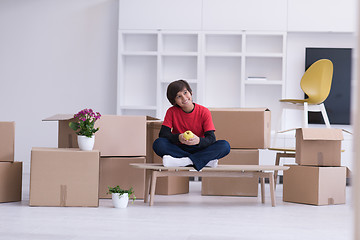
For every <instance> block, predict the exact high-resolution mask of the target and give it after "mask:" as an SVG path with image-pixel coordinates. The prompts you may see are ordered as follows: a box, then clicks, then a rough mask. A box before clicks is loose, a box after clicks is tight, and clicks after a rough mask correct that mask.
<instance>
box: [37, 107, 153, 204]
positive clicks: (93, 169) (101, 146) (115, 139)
mask: <svg viewBox="0 0 360 240" xmlns="http://www.w3.org/2000/svg"><path fill="white" fill-rule="evenodd" d="M148 119H149V117H146V116H115V115H103V116H101V118H100V119H99V120H98V121H97V122H96V124H95V127H99V128H100V129H99V131H98V132H97V133H96V134H95V145H94V150H93V151H80V150H78V149H77V148H78V145H77V135H76V134H75V132H74V131H73V130H72V129H70V128H69V122H71V121H73V115H68V114H67V115H64V114H58V115H55V116H52V117H50V118H47V119H44V121H58V122H59V129H58V131H59V132H58V147H59V148H57V149H44V148H33V150H32V159H31V183H30V205H32V206H48V205H49V206H98V199H99V198H111V195H109V194H107V191H108V186H110V187H115V186H117V185H119V186H120V187H121V188H123V189H129V188H130V187H133V189H134V192H135V195H136V196H137V198H139V199H141V198H143V196H144V189H145V171H144V170H142V169H137V168H134V167H131V166H130V165H129V164H130V163H145V162H146V159H145V156H146V121H147V120H148ZM55 169H56V170H55ZM60 170H61V171H60ZM70 172H71V173H70ZM54 176H57V180H56V182H52V183H51V186H50V185H49V184H47V187H49V188H55V191H57V192H58V193H57V194H56V193H54V195H56V197H55V198H54V201H52V202H49V200H45V197H44V196H45V195H44V193H45V192H46V190H45V189H46V188H45V187H46V186H44V184H45V183H44V182H46V181H47V179H54ZM41 179H42V182H41V181H40V180H41ZM47 182H49V181H47ZM50 182H51V181H50ZM50 182H49V183H50ZM81 187H82V189H80V188H81ZM47 189H48V188H47ZM75 189H76V190H75ZM84 189H87V192H88V195H86V194H85V193H84V192H85V190H84ZM83 194H85V195H83ZM89 194H90V195H91V196H90V195H89ZM83 196H85V197H83ZM81 199H82V200H81Z"/></svg>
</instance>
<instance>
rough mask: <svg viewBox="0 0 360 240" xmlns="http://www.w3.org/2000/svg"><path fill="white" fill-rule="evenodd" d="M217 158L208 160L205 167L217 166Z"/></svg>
mask: <svg viewBox="0 0 360 240" xmlns="http://www.w3.org/2000/svg"><path fill="white" fill-rule="evenodd" d="M218 163H219V160H217V159H214V160H211V161H210V162H208V163H207V164H206V165H205V167H211V168H216V167H217V166H218Z"/></svg>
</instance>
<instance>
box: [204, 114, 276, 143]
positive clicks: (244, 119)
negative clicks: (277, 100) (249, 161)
mask: <svg viewBox="0 0 360 240" xmlns="http://www.w3.org/2000/svg"><path fill="white" fill-rule="evenodd" d="M210 112H211V116H212V120H213V122H214V125H215V129H216V131H215V135H216V139H224V140H227V141H228V142H229V143H230V146H231V148H245V149H247V148H253V149H259V148H260V149H262V148H268V147H269V146H270V136H271V112H270V110H269V109H267V108H211V109H210Z"/></svg>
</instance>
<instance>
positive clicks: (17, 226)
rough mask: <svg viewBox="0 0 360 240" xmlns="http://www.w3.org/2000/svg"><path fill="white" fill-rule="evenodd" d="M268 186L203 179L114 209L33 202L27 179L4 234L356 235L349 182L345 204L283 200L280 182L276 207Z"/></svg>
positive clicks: (257, 239)
mask: <svg viewBox="0 0 360 240" xmlns="http://www.w3.org/2000/svg"><path fill="white" fill-rule="evenodd" d="M268 187H269V186H268V184H266V194H267V196H266V202H265V204H262V203H261V201H260V197H258V198H256V197H217V196H201V183H200V182H191V183H190V193H189V194H182V195H172V196H158V195H156V196H155V202H154V206H152V207H149V206H148V205H147V204H145V203H144V202H143V200H136V201H135V203H134V204H129V206H128V208H126V209H115V208H113V207H112V203H111V200H110V199H109V200H108V199H102V200H100V206H99V207H98V208H75V207H63V208H61V207H29V206H28V203H29V201H28V199H29V197H28V192H29V190H28V185H27V186H26V184H25V186H24V189H23V196H24V200H23V201H22V202H16V203H2V204H0V239H1V240H5V239H6V240H13V239H17V240H18V239H26V240H43V239H44V240H45V239H46V240H50V239H51V240H52V239H59V240H80V239H84V240H85V239H86V240H95V239H146V240H151V239H156V240H159V239H175V240H176V239H189V240H215V239H216V240H217V239H224V240H234V239H244V240H262V239H264V240H265V239H266V240H269V239H277V240H281V239H284V240H285V239H286V240H297V239H299V240H300V239H301V240H304V239H306V240H311V239H318V240H321V239H327V240H340V239H341V240H350V239H353V230H352V229H353V221H352V220H353V219H352V217H353V216H352V206H351V200H352V199H351V187H347V203H346V204H342V205H333V206H312V205H304V204H295V203H285V202H283V201H282V185H278V187H277V190H276V195H277V196H276V201H277V206H276V207H271V203H270V196H269V189H268Z"/></svg>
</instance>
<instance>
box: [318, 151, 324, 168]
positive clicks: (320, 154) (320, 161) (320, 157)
mask: <svg viewBox="0 0 360 240" xmlns="http://www.w3.org/2000/svg"><path fill="white" fill-rule="evenodd" d="M317 162H318V165H319V166H322V165H324V154H323V152H318V153H317Z"/></svg>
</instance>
